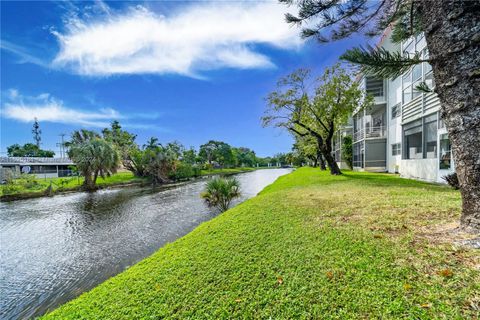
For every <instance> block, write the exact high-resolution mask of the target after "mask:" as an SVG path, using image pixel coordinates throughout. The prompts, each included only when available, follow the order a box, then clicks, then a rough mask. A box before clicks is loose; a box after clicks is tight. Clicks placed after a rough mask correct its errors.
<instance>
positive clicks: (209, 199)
mask: <svg viewBox="0 0 480 320" xmlns="http://www.w3.org/2000/svg"><path fill="white" fill-rule="evenodd" d="M201 197H202V198H203V200H205V203H206V204H207V205H208V206H209V207H216V208H217V209H219V210H220V211H221V212H225V211H227V210H228V208H229V207H230V203H231V202H232V200H233V199H235V198H238V197H240V182H239V181H238V180H237V179H236V178H223V177H215V178H213V179H212V180H210V181H208V183H207V187H206V189H205V191H204V192H203V193H202V194H201Z"/></svg>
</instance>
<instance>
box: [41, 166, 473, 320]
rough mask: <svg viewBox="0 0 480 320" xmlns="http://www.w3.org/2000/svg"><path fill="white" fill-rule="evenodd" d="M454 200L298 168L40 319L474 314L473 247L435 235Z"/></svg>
mask: <svg viewBox="0 0 480 320" xmlns="http://www.w3.org/2000/svg"><path fill="white" fill-rule="evenodd" d="M459 208H460V196H459V193H458V192H456V191H453V190H450V189H449V188H447V187H444V186H437V185H431V184H426V183H421V182H416V181H410V180H403V179H401V178H398V177H395V176H389V175H383V174H368V173H353V172H348V173H346V174H345V175H343V176H340V177H332V176H330V175H328V174H327V173H320V172H319V171H318V170H316V169H306V168H303V169H299V170H297V171H295V172H293V173H292V174H289V175H287V176H283V177H281V178H280V179H279V180H277V182H275V183H274V184H272V185H271V186H269V187H267V188H266V189H265V190H264V191H262V193H261V194H260V195H259V196H257V197H255V198H253V199H251V200H248V201H246V202H244V203H243V204H241V205H239V206H237V207H235V208H233V209H231V210H229V211H227V212H225V213H224V214H221V215H220V216H218V217H217V218H215V219H213V220H211V221H209V222H206V223H203V224H202V225H200V226H199V227H198V228H196V229H195V230H194V231H193V232H191V233H190V234H188V235H187V236H185V237H183V238H181V239H179V240H177V241H175V242H173V243H171V244H168V245H166V246H165V247H163V248H162V249H160V250H159V251H157V252H156V253H155V254H153V255H152V256H150V257H149V258H147V259H145V260H143V261H142V262H140V263H138V264H137V265H135V266H133V267H131V268H130V269H128V270H127V271H125V272H123V273H122V274H120V275H118V276H116V277H114V278H112V279H110V280H108V281H106V282H105V283H103V284H102V285H100V286H98V287H97V288H95V289H94V290H92V291H90V292H88V293H85V294H83V295H82V296H80V297H79V298H78V299H76V300H73V301H72V302H70V303H68V304H66V305H64V306H62V307H60V308H59V309H57V310H56V311H54V312H52V313H50V314H49V315H47V316H46V317H45V318H47V319H133V318H135V319H138V318H152V319H161V318H181V319H184V318H190V319H217V318H258V319H266V318H272V319H287V318H295V319H296V318H315V319H318V318H337V319H348V318H349V319H359V318H385V319H386V318H390V319H398V318H420V319H433V318H443V319H466V318H475V317H477V316H478V308H479V305H480V297H479V292H480V272H479V270H478V264H479V252H478V250H477V251H474V250H472V249H461V248H456V247H454V246H452V245H451V244H450V243H448V242H445V236H444V235H442V232H443V231H442V230H443V229H444V226H445V224H449V223H451V222H453V221H456V220H457V219H458V216H459ZM475 268H477V269H475Z"/></svg>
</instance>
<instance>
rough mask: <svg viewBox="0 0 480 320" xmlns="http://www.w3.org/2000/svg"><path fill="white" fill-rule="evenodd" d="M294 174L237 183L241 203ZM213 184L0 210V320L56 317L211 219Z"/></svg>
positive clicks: (273, 173)
mask: <svg viewBox="0 0 480 320" xmlns="http://www.w3.org/2000/svg"><path fill="white" fill-rule="evenodd" d="M288 172H290V169H268V170H257V171H253V172H248V173H243V174H239V175H237V178H238V179H239V181H240V183H241V191H242V196H241V198H240V199H239V200H237V202H236V203H239V202H241V201H244V200H246V199H248V198H251V197H253V196H255V195H256V194H257V193H258V192H260V191H261V190H262V189H263V188H264V187H265V186H267V185H269V184H271V183H272V182H273V181H275V180H276V179H277V178H278V177H279V176H281V175H284V174H286V173H288ZM206 181H207V180H206V179H201V180H197V181H194V182H191V183H187V184H185V185H181V186H177V187H174V188H170V189H164V190H158V189H157V190H154V189H152V188H139V187H131V188H124V189H112V190H103V191H98V192H95V193H72V194H66V195H58V196H55V197H53V198H37V199H29V200H20V201H14V202H10V203H0V237H1V238H0V254H1V257H0V258H1V260H0V318H1V319H19V318H29V317H35V316H39V315H42V314H44V313H45V312H47V311H49V310H53V309H54V308H55V307H57V306H59V305H60V304H62V303H65V302H67V301H69V300H71V299H72V298H75V297H77V296H78V295H80V294H81V293H82V292H85V291H87V290H89V289H91V288H93V287H95V286H96V285H98V284H99V283H101V282H103V281H105V280H106V279H108V278H110V277H112V276H114V275H116V274H118V273H120V272H121V271H123V270H125V268H127V267H129V266H131V265H133V264H135V263H136V262H138V261H140V260H142V259H143V258H145V257H147V256H149V255H150V254H152V253H153V252H155V251H156V250H158V249H159V248H160V247H162V246H163V245H165V244H166V243H168V242H172V241H174V240H175V239H177V238H179V237H181V236H183V235H185V234H187V233H188V232H190V231H191V230H193V229H194V228H195V227H196V226H198V225H199V224H200V223H202V222H204V221H207V220H210V219H212V218H213V217H214V216H215V215H216V213H214V212H212V210H211V209H208V208H207V207H206V206H205V204H204V203H203V201H202V199H200V193H201V192H202V191H203V189H204V186H205V183H206Z"/></svg>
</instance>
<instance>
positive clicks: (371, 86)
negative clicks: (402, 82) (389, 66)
mask: <svg viewBox="0 0 480 320" xmlns="http://www.w3.org/2000/svg"><path fill="white" fill-rule="evenodd" d="M365 87H366V90H365V91H366V92H367V93H368V94H370V95H372V96H374V97H383V79H376V78H372V77H366V78H365Z"/></svg>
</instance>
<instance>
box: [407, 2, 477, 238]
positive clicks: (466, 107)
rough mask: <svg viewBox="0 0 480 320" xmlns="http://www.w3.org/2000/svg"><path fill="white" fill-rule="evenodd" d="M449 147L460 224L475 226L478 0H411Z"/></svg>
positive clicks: (474, 228) (467, 227) (472, 227)
mask: <svg viewBox="0 0 480 320" xmlns="http://www.w3.org/2000/svg"><path fill="white" fill-rule="evenodd" d="M416 5H417V6H418V10H419V13H420V16H421V19H422V24H423V29H424V30H425V38H426V41H427V45H428V50H429V54H430V58H431V59H432V68H433V75H434V78H435V83H436V88H435V92H436V93H437V94H438V97H439V99H440V102H441V117H442V118H443V119H444V121H445V124H446V127H447V130H448V134H449V137H450V140H451V142H452V148H453V158H454V161H455V167H456V172H457V176H458V180H459V183H460V191H461V195H462V202H463V209H462V217H461V224H462V226H463V227H464V228H466V229H472V230H476V231H477V232H478V231H480V2H479V1H468V0H466V1H460V0H455V1H448V0H441V1H438V0H421V1H416Z"/></svg>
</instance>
